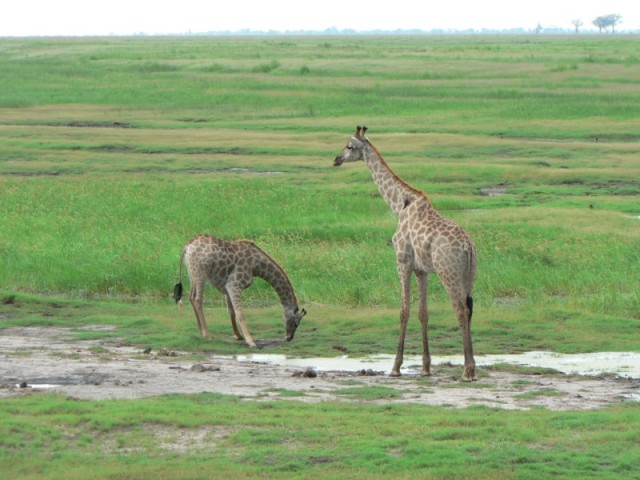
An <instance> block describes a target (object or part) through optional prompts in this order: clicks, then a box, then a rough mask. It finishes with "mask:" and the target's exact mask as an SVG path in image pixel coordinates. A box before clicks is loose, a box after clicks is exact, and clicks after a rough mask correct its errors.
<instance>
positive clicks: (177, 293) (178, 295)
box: [172, 250, 185, 307]
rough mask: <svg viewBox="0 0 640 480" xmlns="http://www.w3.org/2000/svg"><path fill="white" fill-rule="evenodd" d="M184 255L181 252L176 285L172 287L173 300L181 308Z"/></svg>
mask: <svg viewBox="0 0 640 480" xmlns="http://www.w3.org/2000/svg"><path fill="white" fill-rule="evenodd" d="M184 253H185V251H184V250H182V253H181V254H180V268H179V270H178V283H176V284H175V285H174V287H173V295H172V297H173V299H174V300H175V302H176V303H177V304H178V305H180V306H181V307H182V291H183V287H182V263H183V261H184Z"/></svg>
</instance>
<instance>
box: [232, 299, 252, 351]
mask: <svg viewBox="0 0 640 480" xmlns="http://www.w3.org/2000/svg"><path fill="white" fill-rule="evenodd" d="M227 291H228V292H229V300H230V301H231V307H232V308H233V310H234V312H235V316H236V321H237V322H238V324H239V325H240V330H241V331H242V336H243V337H244V341H245V342H246V343H247V345H248V346H250V347H254V348H255V347H257V345H256V342H254V341H253V337H252V336H251V334H250V333H249V328H248V327H247V322H246V321H245V319H244V312H243V311H242V305H241V303H240V291H235V290H227Z"/></svg>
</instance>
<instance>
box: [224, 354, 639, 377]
mask: <svg viewBox="0 0 640 480" xmlns="http://www.w3.org/2000/svg"><path fill="white" fill-rule="evenodd" d="M236 359H238V360H240V361H246V362H261V363H269V364H277V365H282V366H288V367H296V368H313V369H315V370H318V371H331V370H342V371H358V370H363V369H364V370H368V369H371V370H374V371H383V372H387V373H388V372H389V371H390V370H391V366H392V364H393V359H394V356H393V355H375V356H370V357H363V358H350V357H348V356H343V357H334V358H291V357H287V356H285V355H272V354H262V353H252V354H248V355H238V356H236ZM475 360H476V365H477V366H479V367H482V366H488V365H496V364H501V363H506V364H512V365H521V366H528V367H539V368H551V369H554V370H557V371H559V372H562V373H572V374H578V375H601V374H605V373H607V374H614V375H619V376H621V377H627V378H640V352H596V353H577V354H562V353H554V352H543V351H534V352H527V353H522V354H517V355H476V357H475ZM443 363H450V364H453V365H461V366H462V365H463V364H464V358H463V356H462V355H451V356H442V357H432V358H431V364H432V365H434V366H437V365H439V364H443ZM421 365H422V358H421V357H419V356H415V355H405V358H404V364H403V367H402V369H401V372H402V373H404V374H419V373H420V370H421Z"/></svg>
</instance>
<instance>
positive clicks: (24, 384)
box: [19, 382, 29, 388]
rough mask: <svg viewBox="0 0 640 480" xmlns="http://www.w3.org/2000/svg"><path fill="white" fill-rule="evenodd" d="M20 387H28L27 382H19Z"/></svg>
mask: <svg viewBox="0 0 640 480" xmlns="http://www.w3.org/2000/svg"><path fill="white" fill-rule="evenodd" d="M19 387H20V388H29V384H28V383H27V382H20V385H19Z"/></svg>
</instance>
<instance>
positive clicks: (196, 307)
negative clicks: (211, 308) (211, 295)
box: [189, 283, 210, 338]
mask: <svg viewBox="0 0 640 480" xmlns="http://www.w3.org/2000/svg"><path fill="white" fill-rule="evenodd" d="M203 290H204V285H196V284H195V283H194V284H192V286H191V292H190V294H189V301H190V302H191V305H192V306H193V311H194V312H195V314H196V321H197V322H198V330H199V331H200V335H201V336H202V337H203V338H209V337H210V335H209V329H208V328H207V321H206V320H205V318H204V308H203V304H204V295H203Z"/></svg>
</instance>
